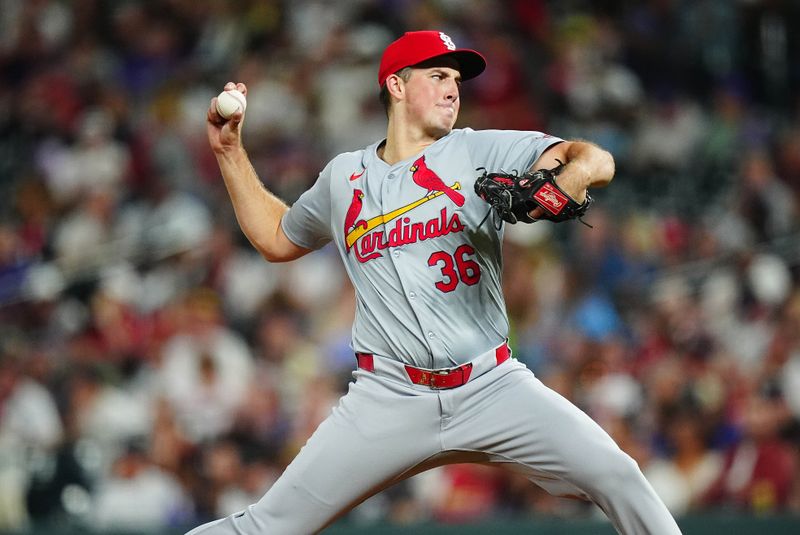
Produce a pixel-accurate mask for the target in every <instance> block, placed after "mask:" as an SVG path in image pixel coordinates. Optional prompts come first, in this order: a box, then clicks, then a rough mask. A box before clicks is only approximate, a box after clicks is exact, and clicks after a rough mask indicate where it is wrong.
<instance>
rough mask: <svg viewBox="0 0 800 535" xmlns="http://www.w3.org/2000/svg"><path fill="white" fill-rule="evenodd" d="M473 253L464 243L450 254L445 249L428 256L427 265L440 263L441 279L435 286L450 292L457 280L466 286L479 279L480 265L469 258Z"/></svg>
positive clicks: (442, 290) (473, 250) (475, 282)
mask: <svg viewBox="0 0 800 535" xmlns="http://www.w3.org/2000/svg"><path fill="white" fill-rule="evenodd" d="M473 255H475V249H473V248H472V247H471V246H469V245H467V244H464V245H461V246H459V247H458V249H456V251H455V252H454V253H453V254H452V255H451V254H450V253H447V252H445V251H436V252H435V253H433V254H432V255H431V256H430V257H429V258H428V265H429V266H431V267H433V266H438V265H439V264H441V267H440V269H441V270H442V276H443V277H444V278H443V279H442V280H440V281H438V282H437V283H436V284H435V286H436V288H437V289H438V290H439V291H441V292H452V291H453V290H455V289H456V286H458V283H459V282H463V283H464V284H466V285H467V286H472V285H473V284H477V282H478V281H479V280H481V267H480V265H478V263H477V262H475V261H474V260H472V259H471V258H469V257H470V256H473Z"/></svg>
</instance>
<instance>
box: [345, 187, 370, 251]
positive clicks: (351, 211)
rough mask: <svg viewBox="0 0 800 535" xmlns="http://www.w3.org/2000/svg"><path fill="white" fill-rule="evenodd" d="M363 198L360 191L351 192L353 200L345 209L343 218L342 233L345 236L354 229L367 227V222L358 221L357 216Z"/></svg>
mask: <svg viewBox="0 0 800 535" xmlns="http://www.w3.org/2000/svg"><path fill="white" fill-rule="evenodd" d="M363 198H364V192H363V191H361V190H360V189H354V190H353V200H352V201H350V207H349V208H348V209H347V215H345V217H344V233H345V235H347V234H348V233H349V232H350V231H351V230H353V229H354V228H356V227H362V228H365V229H366V227H367V222H366V221H364V220H363V219H361V220H358V221H357V219H358V216H359V215H360V214H361V207H362V206H363V204H364V201H362V199H363ZM347 249H348V250H349V249H350V246H349V245H348V246H347Z"/></svg>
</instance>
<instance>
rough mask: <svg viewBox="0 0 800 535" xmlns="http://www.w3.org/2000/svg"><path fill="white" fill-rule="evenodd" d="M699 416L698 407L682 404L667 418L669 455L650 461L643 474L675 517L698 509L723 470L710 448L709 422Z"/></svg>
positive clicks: (665, 427)
mask: <svg viewBox="0 0 800 535" xmlns="http://www.w3.org/2000/svg"><path fill="white" fill-rule="evenodd" d="M698 413H699V410H698V408H696V407H691V406H687V405H685V406H682V407H677V408H676V409H675V410H674V412H673V413H672V414H670V415H668V417H667V418H666V421H665V422H664V424H663V427H664V429H665V432H666V437H667V448H668V451H669V455H668V456H667V457H664V458H659V459H655V460H653V461H652V462H651V463H650V464H649V465H648V466H647V469H646V470H645V472H644V474H645V477H646V478H647V479H648V481H650V483H651V484H652V485H653V488H654V489H655V490H656V492H657V493H658V495H659V496H660V497H661V499H662V500H664V503H665V504H666V506H667V508H669V510H670V512H672V514H674V515H676V516H683V515H685V514H686V513H688V512H690V511H692V510H696V509H698V508H699V507H700V506H701V500H702V498H703V497H704V496H705V494H706V492H707V491H708V489H709V487H710V486H711V484H712V483H713V482H714V481H716V480H717V478H718V477H719V474H720V472H721V470H722V458H721V456H720V455H719V453H717V452H715V451H713V450H711V449H709V442H710V441H709V436H708V435H709V430H708V429H707V425H708V423H709V422H708V421H704V419H702V417H698Z"/></svg>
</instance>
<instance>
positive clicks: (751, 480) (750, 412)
mask: <svg viewBox="0 0 800 535" xmlns="http://www.w3.org/2000/svg"><path fill="white" fill-rule="evenodd" d="M775 404H776V401H775V400H772V399H765V398H763V397H761V396H759V395H758V394H753V395H751V396H750V397H749V399H747V401H746V405H745V407H743V409H744V414H743V415H742V426H743V429H742V431H743V434H744V436H743V438H742V441H741V442H740V443H739V444H737V445H736V446H734V447H732V448H730V449H729V450H728V451H727V452H726V453H725V461H724V467H723V469H722V472H721V474H720V476H719V478H718V479H717V480H716V481H715V482H714V484H713V485H712V486H711V487H710V488H709V490H708V492H707V493H706V495H705V496H704V497H703V500H704V502H705V503H706V504H709V503H710V504H725V505H730V506H733V507H736V508H739V509H744V510H750V511H754V512H758V513H765V512H774V511H779V510H782V509H784V508H785V507H786V506H787V504H788V502H789V497H790V492H791V491H792V484H793V483H792V481H793V478H794V476H795V474H796V466H797V462H798V460H797V452H796V451H795V450H796V448H792V446H790V445H789V444H788V443H787V442H785V441H783V440H781V438H780V436H779V434H778V431H779V427H778V426H779V421H778V419H777V413H776V411H775Z"/></svg>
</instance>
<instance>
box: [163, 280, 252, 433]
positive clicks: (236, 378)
mask: <svg viewBox="0 0 800 535" xmlns="http://www.w3.org/2000/svg"><path fill="white" fill-rule="evenodd" d="M221 313H222V311H221V308H220V303H219V297H218V296H217V295H216V294H215V293H214V292H212V291H210V290H207V289H203V288H198V289H195V290H193V291H192V292H190V293H189V294H188V295H187V296H186V297H185V298H184V299H183V302H182V304H181V306H180V309H179V326H178V332H176V333H175V334H174V335H173V336H172V337H170V338H169V339H168V340H167V341H166V342H165V343H164V346H163V349H162V353H163V354H162V356H161V368H160V370H159V372H158V373H159V382H160V387H161V389H162V390H161V395H163V396H164V397H165V398H166V399H167V400H168V401H169V402H170V404H171V406H172V408H173V410H174V411H175V415H176V418H177V421H178V423H179V425H180V426H181V429H182V431H183V432H184V433H185V434H186V436H187V437H189V438H190V440H192V441H193V442H199V441H201V440H205V439H213V438H215V437H218V436H220V435H221V434H223V433H225V432H227V431H228V430H229V429H230V428H231V426H232V425H233V420H234V415H235V413H236V411H237V410H238V408H239V406H240V404H241V403H242V401H243V399H244V396H245V393H246V392H247V385H248V384H249V382H250V379H251V373H252V368H253V357H252V355H251V352H250V349H249V347H248V346H247V344H246V343H245V341H244V339H243V338H242V337H241V336H239V335H238V334H237V333H236V332H234V331H232V330H231V329H230V328H228V327H227V326H226V325H225V324H224V323H223V321H222V316H221Z"/></svg>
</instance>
